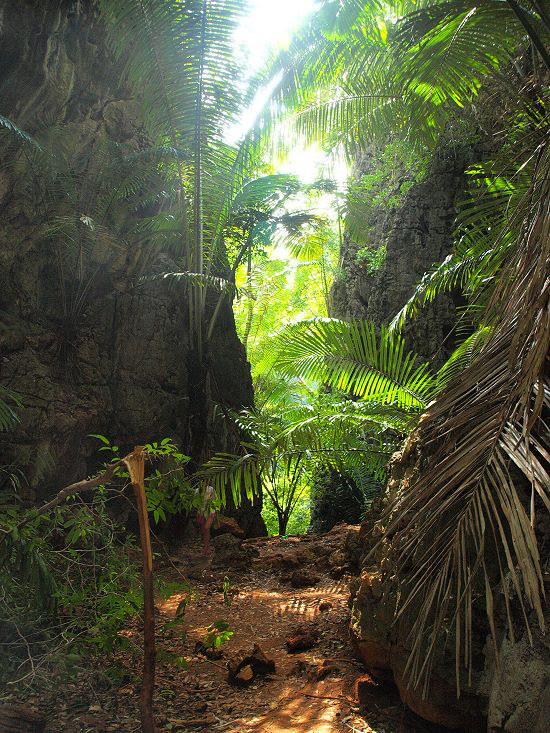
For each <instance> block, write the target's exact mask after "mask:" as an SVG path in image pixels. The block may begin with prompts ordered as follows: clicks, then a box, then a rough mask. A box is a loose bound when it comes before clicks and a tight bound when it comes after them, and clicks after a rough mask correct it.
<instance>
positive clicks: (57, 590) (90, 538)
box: [0, 491, 142, 683]
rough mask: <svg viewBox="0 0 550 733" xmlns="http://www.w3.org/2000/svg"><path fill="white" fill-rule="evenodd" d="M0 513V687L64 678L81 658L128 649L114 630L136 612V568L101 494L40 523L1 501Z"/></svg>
mask: <svg viewBox="0 0 550 733" xmlns="http://www.w3.org/2000/svg"><path fill="white" fill-rule="evenodd" d="M1 513H2V536H1V539H0V567H1V570H0V583H1V585H2V588H3V594H2V598H1V599H0V621H1V623H0V627H1V628H2V632H1V633H0V655H1V657H2V664H1V665H0V668H1V670H2V677H3V680H2V681H4V682H5V681H6V680H8V679H11V678H13V676H15V677H16V678H18V679H25V680H27V681H28V682H29V683H33V682H34V681H36V679H35V678H47V677H48V675H49V674H50V673H53V672H55V673H56V674H57V673H60V672H63V670H64V669H65V670H66V672H67V673H69V672H70V669H71V668H72V667H73V666H74V665H75V664H78V663H79V659H80V657H81V656H82V655H87V654H95V653H97V652H112V651H114V650H115V649H117V648H120V647H121V646H124V645H128V639H127V638H126V637H123V636H120V635H119V631H120V629H121V628H122V626H123V625H124V624H125V623H126V622H127V621H128V620H129V619H130V618H132V617H133V616H134V615H135V614H136V613H138V612H139V610H140V609H141V604H142V597H141V593H140V591H139V590H138V588H139V583H138V577H139V567H138V566H134V565H133V563H131V562H129V559H128V553H130V552H133V551H135V550H134V548H133V543H132V542H131V540H130V539H129V538H127V539H125V540H121V539H120V538H121V536H122V535H121V532H120V530H121V527H119V526H118V525H117V524H116V523H115V522H114V521H113V519H112V517H111V514H110V511H109V510H108V501H107V495H106V492H105V491H98V492H97V493H96V494H94V497H93V499H92V500H91V501H90V502H89V503H85V502H83V501H82V500H81V499H80V498H79V497H74V498H73V499H72V500H71V501H70V502H69V503H67V504H66V505H64V506H58V507H56V508H55V509H54V510H53V511H52V512H50V513H49V514H45V515H42V516H39V517H36V516H33V514H32V511H31V512H29V510H27V509H25V508H24V507H23V506H22V505H21V504H20V503H19V502H18V501H17V498H16V497H13V496H8V495H6V494H5V495H4V496H3V497H2V507H1ZM23 520H28V521H27V523H26V524H25V525H24V526H21V523H22V521H23Z"/></svg>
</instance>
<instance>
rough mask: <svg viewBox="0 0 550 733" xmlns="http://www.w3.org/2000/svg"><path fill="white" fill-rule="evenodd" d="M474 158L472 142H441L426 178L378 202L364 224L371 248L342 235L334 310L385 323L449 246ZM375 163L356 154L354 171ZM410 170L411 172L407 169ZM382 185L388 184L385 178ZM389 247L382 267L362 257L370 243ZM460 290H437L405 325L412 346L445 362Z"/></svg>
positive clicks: (343, 315)
mask: <svg viewBox="0 0 550 733" xmlns="http://www.w3.org/2000/svg"><path fill="white" fill-rule="evenodd" d="M471 159H472V149H471V148H470V147H468V146H462V147H460V146H458V147H457V146H451V145H449V144H441V145H440V146H439V147H438V148H437V149H436V151H435V153H434V155H433V157H432V158H431V160H430V162H429V165H428V167H427V172H426V174H425V176H424V178H423V180H421V181H419V182H415V183H414V185H412V186H411V187H410V188H409V189H408V190H407V192H406V193H405V195H404V196H402V197H400V199H399V200H398V201H391V202H390V203H389V204H383V205H379V206H377V207H375V208H374V209H373V210H371V211H370V212H369V213H368V215H367V220H366V221H365V223H364V230H365V231H366V232H367V235H366V247H365V246H362V247H360V246H359V245H358V244H357V242H355V241H353V238H352V236H350V235H349V234H348V233H346V235H345V236H344V238H343V246H342V251H341V273H340V276H339V277H338V278H337V279H336V281H335V283H334V286H333V288H332V314H333V315H334V316H335V317H338V318H366V319H368V320H372V321H374V322H375V323H378V324H387V323H389V321H391V319H392V318H393V317H394V316H395V315H396V313H397V312H398V311H399V310H400V309H401V308H402V307H403V305H404V304H405V303H406V302H407V300H408V299H409V298H410V296H411V295H412V293H413V292H414V289H415V286H416V285H417V284H418V283H419V282H420V279H421V278H422V276H423V275H424V273H425V272H427V271H428V270H429V269H430V268H431V267H432V266H433V265H435V264H438V263H439V262H441V261H442V260H443V259H444V258H445V257H446V256H447V255H448V254H449V253H450V250H451V246H452V227H453V221H454V219H455V217H456V213H457V205H458V203H459V201H460V199H461V198H463V197H464V191H465V176H464V170H465V167H466V165H467V164H468V162H470V161H471ZM371 165H372V162H371V161H370V160H369V158H368V157H366V158H365V159H364V160H362V161H359V163H358V166H357V171H356V176H357V177H358V178H360V176H361V175H362V174H364V173H366V172H368V171H369V170H370V168H371ZM405 176H406V171H405ZM382 185H384V184H382ZM380 247H384V248H385V251H386V254H385V258H384V261H383V263H382V265H381V267H379V268H376V269H373V268H372V266H371V265H370V263H369V262H368V260H365V259H362V258H361V256H360V255H361V251H363V252H364V251H365V249H366V248H373V249H375V248H380ZM457 303H458V299H457V296H451V295H440V296H439V297H438V298H437V299H436V301H435V302H434V303H433V304H431V305H429V306H427V307H426V308H423V309H422V312H421V313H419V315H418V317H417V318H415V319H414V321H411V322H409V323H407V324H406V327H405V331H404V334H405V337H406V341H407V344H408V345H409V347H410V348H412V349H414V350H415V351H417V353H419V354H421V355H422V356H424V357H425V358H432V357H434V355H436V361H442V360H443V359H444V357H445V356H448V355H449V353H450V351H451V350H452V347H453V342H452V337H450V332H451V330H452V328H453V326H454V324H455V309H456V305H457Z"/></svg>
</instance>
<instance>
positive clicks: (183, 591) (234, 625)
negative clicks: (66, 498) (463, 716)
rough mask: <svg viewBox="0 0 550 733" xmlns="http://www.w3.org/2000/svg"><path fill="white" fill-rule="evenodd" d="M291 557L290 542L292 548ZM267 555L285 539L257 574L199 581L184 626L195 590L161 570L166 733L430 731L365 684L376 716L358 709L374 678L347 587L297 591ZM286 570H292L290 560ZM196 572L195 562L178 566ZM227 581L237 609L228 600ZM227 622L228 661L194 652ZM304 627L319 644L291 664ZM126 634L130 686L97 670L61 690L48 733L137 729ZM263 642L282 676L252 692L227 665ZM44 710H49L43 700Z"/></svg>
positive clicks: (123, 658)
mask: <svg viewBox="0 0 550 733" xmlns="http://www.w3.org/2000/svg"><path fill="white" fill-rule="evenodd" d="M307 542H308V541H307V540H305V541H304V544H303V546H304V547H307V546H308V545H307ZM288 547H289V544H288V543H287V544H286V545H285V546H284V549H285V550H286V549H287V548H288ZM308 551H309V552H311V550H308ZM270 552H271V555H272V558H273V553H278V552H279V545H277V541H274V540H271V541H263V543H261V546H260V558H259V559H258V558H256V561H255V562H254V564H253V566H252V568H251V569H248V570H244V571H235V570H229V571H227V570H223V571H214V572H213V571H210V570H207V571H205V572H203V573H202V574H201V576H202V577H200V578H199V579H198V580H194V581H193V586H192V592H191V595H192V599H191V601H190V602H189V604H188V606H187V609H186V612H185V622H184V624H183V625H179V624H176V625H174V624H173V623H171V622H172V621H173V619H174V615H175V612H176V609H177V608H178V605H179V604H180V602H181V601H182V599H183V598H186V597H187V598H188V597H189V596H190V593H189V586H188V585H187V584H186V583H185V581H184V579H183V577H182V574H181V572H178V571H177V569H176V568H174V567H171V568H168V569H167V568H165V569H164V570H163V573H164V575H165V576H166V577H167V578H168V579H169V580H170V581H171V583H172V584H173V588H172V590H173V592H172V593H171V594H170V596H169V597H168V598H165V599H159V600H158V602H157V612H158V615H157V623H156V625H157V629H158V635H157V646H158V660H157V680H156V695H155V715H156V720H157V724H158V729H159V733H160V732H161V731H172V733H187V732H191V731H200V730H202V731H212V733H215V732H217V731H223V733H283V732H284V733H329V732H333V731H334V732H337V731H341V732H344V731H345V732H346V733H350V731H351V732H354V733H366V732H369V733H370V732H371V731H374V732H375V733H405V732H407V733H409V732H412V731H426V730H427V728H426V726H425V724H423V723H422V722H421V721H419V720H418V719H416V718H415V717H414V716H412V714H410V713H407V712H406V711H405V709H404V706H403V705H402V704H401V702H400V700H399V697H398V696H397V693H396V692H395V691H394V690H388V689H384V688H383V687H381V686H380V685H377V684H376V683H375V682H374V681H373V682H372V685H371V686H370V687H369V685H367V688H368V689H367V692H369V698H368V704H367V706H366V707H365V706H364V707H363V708H361V709H360V708H359V706H358V704H357V701H356V699H355V690H354V683H355V681H356V679H357V678H358V677H359V676H360V675H364V674H365V671H364V670H363V669H362V667H361V665H360V663H359V662H357V660H356V659H355V657H354V653H353V649H352V647H351V644H350V643H349V641H347V639H348V632H347V627H348V622H349V609H348V604H347V601H348V580H349V578H342V579H341V580H333V579H332V578H330V577H329V576H328V575H323V574H321V575H320V580H319V582H318V583H317V585H315V586H314V587H306V588H302V589H295V588H292V587H291V586H290V584H289V583H288V582H285V581H284V579H282V578H281V575H283V576H284V571H281V570H280V569H274V568H272V567H271V568H265V567H262V562H261V559H262V556H265V554H266V553H268V554H269V553H270ZM293 552H295V550H293ZM276 559H278V556H277V557H276ZM281 562H283V565H284V563H285V562H286V560H285V559H284V558H283V560H282V561H281ZM187 563H188V558H187V559H184V562H182V565H181V567H183V566H184V565H185V564H187ZM310 567H312V566H311V565H310ZM226 576H227V577H228V578H229V593H228V594H226V596H227V595H228V596H229V599H230V603H229V604H228V603H227V597H226V599H224V593H223V580H224V577H226ZM178 586H179V588H178ZM321 604H323V605H322V606H321V608H322V609H324V610H321V608H320V605H321ZM220 619H223V620H224V621H226V622H227V623H228V624H229V626H230V628H231V629H232V630H233V632H234V635H233V637H232V638H231V639H230V640H229V641H228V642H227V643H225V644H224V645H223V647H222V651H223V657H222V658H221V659H219V660H210V659H207V658H205V657H204V655H201V654H200V653H197V651H196V644H197V642H200V641H201V640H203V639H204V636H205V634H206V632H207V629H208V627H209V626H210V624H212V623H214V622H216V621H218V620H220ZM298 626H302V627H304V629H305V630H306V631H313V632H314V633H316V634H317V636H318V640H317V642H316V643H315V645H314V646H313V648H312V649H310V650H308V651H304V652H302V653H299V654H290V653H288V651H287V648H286V645H285V641H286V638H287V637H288V636H289V634H292V633H293V632H294V631H295V630H296V628H297V627H298ZM124 634H125V635H126V636H127V637H128V639H129V641H130V642H135V644H136V653H135V654H133V655H132V654H131V653H130V652H122V653H119V654H118V655H117V659H116V665H115V666H116V668H117V669H119V670H123V675H122V681H121V682H119V683H118V684H115V685H112V684H111V685H109V684H105V674H104V673H103V672H104V671H108V670H102V669H98V670H96V674H95V677H94V676H93V675H92V676H90V674H88V675H86V674H83V675H81V676H79V677H78V678H77V679H75V680H74V682H70V683H69V684H68V685H67V686H66V687H64V689H63V690H57V691H52V697H51V700H48V701H47V703H48V708H49V709H50V715H49V716H48V724H47V727H46V733H83V732H84V731H86V732H87V733H92V732H98V731H104V732H108V731H109V732H110V731H124V732H128V733H136V732H137V731H139V717H138V699H139V672H140V666H141V660H140V654H139V644H140V640H141V630H140V628H139V625H138V624H137V623H136V625H135V627H130V628H128V629H127V630H126V631H125V632H124ZM254 644H258V645H259V646H260V648H261V649H262V651H263V652H264V653H265V654H266V655H267V657H269V658H270V659H272V660H274V662H275V665H276V670H275V674H271V675H268V676H263V677H257V678H255V679H254V680H253V681H252V682H251V683H250V684H249V685H247V686H235V685H234V684H230V683H229V682H228V674H227V668H226V663H227V660H228V659H230V658H231V657H234V656H235V655H236V654H237V653H238V651H239V650H244V651H247V652H250V651H251V650H252V647H253V645H254ZM178 658H180V659H185V660H187V664H188V666H187V668H185V669H184V668H181V667H180V666H178V664H177V662H178ZM111 663H112V662H111ZM327 668H328V670H327ZM325 675H326V676H325ZM124 676H126V679H127V681H126V682H124ZM320 677H324V678H322V679H320ZM102 680H103V682H102ZM39 702H41V703H42V707H43V706H44V703H45V702H46V701H45V699H44V698H42V699H41V700H40V701H39ZM431 730H432V731H433V730H434V729H433V728H431Z"/></svg>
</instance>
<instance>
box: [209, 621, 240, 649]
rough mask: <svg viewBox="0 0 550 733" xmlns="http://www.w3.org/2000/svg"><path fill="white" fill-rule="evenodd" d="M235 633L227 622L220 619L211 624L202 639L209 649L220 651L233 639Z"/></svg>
mask: <svg viewBox="0 0 550 733" xmlns="http://www.w3.org/2000/svg"><path fill="white" fill-rule="evenodd" d="M234 633H235V632H234V631H233V630H232V629H231V627H230V625H229V624H228V623H227V621H224V620H223V619H218V620H217V621H214V623H213V624H210V626H209V627H208V629H207V630H206V634H205V635H204V636H203V638H202V643H203V644H204V646H205V647H206V648H207V649H220V648H221V647H222V645H223V644H225V643H226V642H228V641H229V640H230V639H231V638H232V636H233V634H234Z"/></svg>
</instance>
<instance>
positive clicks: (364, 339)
mask: <svg viewBox="0 0 550 733" xmlns="http://www.w3.org/2000/svg"><path fill="white" fill-rule="evenodd" d="M273 351H274V353H275V360H274V366H275V368H276V369H277V370H279V371H280V372H282V373H283V374H285V375H295V376H301V377H304V378H306V379H313V380H316V381H319V382H324V383H326V384H328V385H330V386H332V387H336V388H337V389H340V390H342V391H344V392H351V393H353V394H355V395H358V396H361V397H372V396H377V397H379V399H380V401H381V402H385V403H395V404H397V405H399V406H400V407H405V408H408V407H414V408H416V409H422V408H423V407H424V406H425V405H426V404H427V402H428V401H429V400H430V399H431V397H432V396H433V395H434V393H435V388H436V378H435V376H434V374H433V373H432V372H431V371H430V368H429V366H428V365H427V364H425V363H420V361H419V359H418V357H417V356H416V354H414V353H412V352H408V353H407V352H405V346H404V341H403V339H402V338H401V337H400V336H399V335H396V334H392V333H390V332H389V331H388V330H387V329H385V328H382V329H380V334H379V335H377V332H376V327H375V325H374V324H373V323H370V322H368V321H352V322H350V323H348V322H346V321H338V320H333V319H318V320H312V321H302V322H300V323H296V324H294V325H292V326H289V327H288V328H287V329H285V330H284V331H283V332H282V333H281V334H280V335H279V336H278V337H277V339H276V341H275V344H274V347H273Z"/></svg>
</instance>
